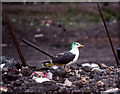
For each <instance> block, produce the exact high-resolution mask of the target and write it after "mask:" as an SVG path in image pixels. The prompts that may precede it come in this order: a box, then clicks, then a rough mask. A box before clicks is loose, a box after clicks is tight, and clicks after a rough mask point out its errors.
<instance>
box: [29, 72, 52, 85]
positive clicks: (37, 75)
mask: <svg viewBox="0 0 120 94" xmlns="http://www.w3.org/2000/svg"><path fill="white" fill-rule="evenodd" d="M30 77H33V79H34V80H35V81H36V82H38V83H42V82H45V81H51V80H52V79H53V74H52V73H51V72H50V71H49V72H47V73H45V75H44V73H43V72H39V71H35V72H33V73H32V74H31V75H30Z"/></svg>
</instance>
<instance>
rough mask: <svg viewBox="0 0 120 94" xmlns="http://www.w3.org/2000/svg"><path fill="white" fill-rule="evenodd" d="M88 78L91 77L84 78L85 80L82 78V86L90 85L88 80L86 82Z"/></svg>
mask: <svg viewBox="0 0 120 94" xmlns="http://www.w3.org/2000/svg"><path fill="white" fill-rule="evenodd" d="M87 78H89V77H83V78H81V81H80V82H81V83H82V84H89V81H88V80H86V79H87Z"/></svg>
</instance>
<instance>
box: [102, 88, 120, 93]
mask: <svg viewBox="0 0 120 94" xmlns="http://www.w3.org/2000/svg"><path fill="white" fill-rule="evenodd" d="M119 90H120V89H119V88H112V89H108V90H106V91H101V94H111V93H114V94H118V91H119Z"/></svg>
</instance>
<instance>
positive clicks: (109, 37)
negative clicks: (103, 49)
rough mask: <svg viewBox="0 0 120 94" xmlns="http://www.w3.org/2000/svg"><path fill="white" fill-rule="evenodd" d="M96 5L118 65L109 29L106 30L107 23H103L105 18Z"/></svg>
mask: <svg viewBox="0 0 120 94" xmlns="http://www.w3.org/2000/svg"><path fill="white" fill-rule="evenodd" d="M97 7H98V9H99V12H100V16H101V18H102V21H103V24H104V27H105V30H106V33H107V36H108V39H109V42H110V45H111V48H112V51H113V54H114V57H115V60H116V64H117V66H118V65H119V61H118V58H117V55H116V53H115V49H114V47H113V44H112V40H111V36H110V34H109V31H108V28H107V25H106V23H105V19H104V17H103V14H102V12H101V9H100V6H99V4H97Z"/></svg>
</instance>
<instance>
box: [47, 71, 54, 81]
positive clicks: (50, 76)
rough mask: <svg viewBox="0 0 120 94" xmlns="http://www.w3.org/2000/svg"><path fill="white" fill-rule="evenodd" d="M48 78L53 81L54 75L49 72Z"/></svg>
mask: <svg viewBox="0 0 120 94" xmlns="http://www.w3.org/2000/svg"><path fill="white" fill-rule="evenodd" d="M46 78H48V79H50V80H52V79H53V74H52V73H51V72H50V71H49V72H48V74H47V77H46Z"/></svg>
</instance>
